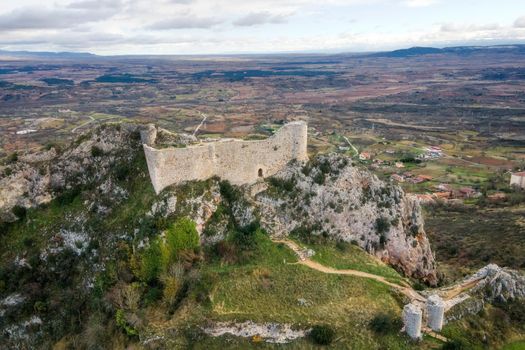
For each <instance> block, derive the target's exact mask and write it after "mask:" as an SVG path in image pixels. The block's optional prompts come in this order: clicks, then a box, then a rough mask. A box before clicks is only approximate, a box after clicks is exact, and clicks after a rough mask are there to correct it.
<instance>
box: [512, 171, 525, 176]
mask: <svg viewBox="0 0 525 350" xmlns="http://www.w3.org/2000/svg"><path fill="white" fill-rule="evenodd" d="M512 175H514V176H525V171H522V172H519V173H512Z"/></svg>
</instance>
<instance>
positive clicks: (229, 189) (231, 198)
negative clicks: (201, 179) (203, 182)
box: [219, 181, 240, 204]
mask: <svg viewBox="0 0 525 350" xmlns="http://www.w3.org/2000/svg"><path fill="white" fill-rule="evenodd" d="M219 190H220V192H221V196H222V197H224V199H226V201H227V202H228V203H230V204H231V203H233V202H235V201H236V200H237V199H238V198H239V195H240V194H239V191H238V190H237V189H236V188H235V187H233V186H232V185H231V183H230V182H228V181H221V182H220V183H219Z"/></svg>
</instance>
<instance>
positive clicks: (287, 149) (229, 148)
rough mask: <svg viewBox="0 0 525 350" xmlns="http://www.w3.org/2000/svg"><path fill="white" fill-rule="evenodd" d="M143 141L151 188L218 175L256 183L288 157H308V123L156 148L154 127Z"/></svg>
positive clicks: (301, 122) (241, 183) (304, 158)
mask: <svg viewBox="0 0 525 350" xmlns="http://www.w3.org/2000/svg"><path fill="white" fill-rule="evenodd" d="M141 136H142V142H143V147H144V153H145V155H146V161H147V164H148V170H149V175H150V178H151V182H152V184H153V188H154V189H155V192H156V193H157V194H158V193H160V192H161V191H162V190H163V189H164V188H166V187H168V186H170V185H173V184H179V183H182V182H184V181H191V180H206V179H209V178H211V177H213V176H218V177H220V178H221V179H223V180H228V181H230V182H231V183H232V184H235V185H243V184H250V183H255V182H256V181H257V180H259V179H261V178H264V177H268V176H272V175H274V174H276V173H277V172H278V171H279V170H281V169H283V168H284V167H285V166H286V164H288V163H289V162H290V161H291V160H298V161H306V160H307V159H308V155H307V151H306V146H307V125H306V122H303V121H296V122H291V123H288V124H285V125H284V126H283V127H281V128H280V129H279V130H278V131H277V132H276V133H275V134H274V135H272V136H270V137H269V138H267V139H264V140H253V141H245V140H238V139H221V140H218V141H214V142H201V143H198V144H195V145H188V146H186V147H182V148H179V147H169V148H160V149H159V148H155V139H156V137H157V136H156V129H155V128H153V127H150V128H148V129H147V130H145V131H144V132H143V133H142V135H141Z"/></svg>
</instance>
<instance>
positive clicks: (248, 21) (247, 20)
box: [233, 11, 288, 27]
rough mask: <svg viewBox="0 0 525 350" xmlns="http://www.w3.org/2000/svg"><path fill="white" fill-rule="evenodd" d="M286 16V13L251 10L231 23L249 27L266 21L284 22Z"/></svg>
mask: <svg viewBox="0 0 525 350" xmlns="http://www.w3.org/2000/svg"><path fill="white" fill-rule="evenodd" d="M287 17H288V16H286V15H274V14H271V13H270V12H267V11H263V12H252V13H249V14H247V15H246V16H243V17H241V18H239V19H237V20H235V21H234V22H233V24H234V25H236V26H241V27H250V26H256V25H260V24H266V23H284V22H286V18H287Z"/></svg>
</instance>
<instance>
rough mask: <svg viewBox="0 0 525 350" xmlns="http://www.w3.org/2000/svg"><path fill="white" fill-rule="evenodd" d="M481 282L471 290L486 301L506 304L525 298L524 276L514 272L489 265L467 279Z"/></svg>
mask: <svg viewBox="0 0 525 350" xmlns="http://www.w3.org/2000/svg"><path fill="white" fill-rule="evenodd" d="M476 279H481V281H480V282H479V283H478V284H477V285H476V286H475V287H474V288H473V292H480V293H482V294H483V297H484V298H485V299H486V300H488V301H493V300H496V299H499V300H500V301H503V302H506V301H508V300H512V299H516V298H525V276H524V275H523V274H522V273H520V272H519V271H516V270H511V269H505V268H501V267H499V266H498V265H495V264H490V265H487V266H485V267H483V268H482V269H480V270H479V271H478V272H476V273H475V274H474V275H473V276H471V277H470V278H468V279H467V281H468V280H476Z"/></svg>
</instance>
